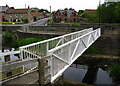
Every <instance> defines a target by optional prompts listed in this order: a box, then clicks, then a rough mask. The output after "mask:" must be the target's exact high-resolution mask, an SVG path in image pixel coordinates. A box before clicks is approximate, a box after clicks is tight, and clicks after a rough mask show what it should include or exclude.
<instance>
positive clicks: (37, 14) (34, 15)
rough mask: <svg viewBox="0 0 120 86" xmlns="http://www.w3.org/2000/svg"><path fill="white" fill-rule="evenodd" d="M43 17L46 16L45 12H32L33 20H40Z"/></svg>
mask: <svg viewBox="0 0 120 86" xmlns="http://www.w3.org/2000/svg"><path fill="white" fill-rule="evenodd" d="M43 18H44V15H43V13H32V19H33V21H37V20H40V19H43Z"/></svg>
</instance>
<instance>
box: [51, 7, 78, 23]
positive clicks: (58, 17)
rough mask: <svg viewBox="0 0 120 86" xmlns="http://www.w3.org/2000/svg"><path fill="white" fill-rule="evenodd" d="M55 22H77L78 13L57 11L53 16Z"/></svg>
mask: <svg viewBox="0 0 120 86" xmlns="http://www.w3.org/2000/svg"><path fill="white" fill-rule="evenodd" d="M53 20H54V21H55V22H62V21H64V22H77V21H78V13H77V12H76V11H75V10H74V9H69V10H57V11H56V12H55V13H54V14H53Z"/></svg>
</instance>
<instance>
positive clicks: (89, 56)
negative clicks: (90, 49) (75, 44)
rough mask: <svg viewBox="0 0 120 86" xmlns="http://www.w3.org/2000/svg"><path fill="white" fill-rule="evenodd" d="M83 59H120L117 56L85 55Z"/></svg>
mask: <svg viewBox="0 0 120 86" xmlns="http://www.w3.org/2000/svg"><path fill="white" fill-rule="evenodd" d="M81 57H87V58H96V59H97V58H106V59H120V56H117V55H107V54H83V55H82V56H81Z"/></svg>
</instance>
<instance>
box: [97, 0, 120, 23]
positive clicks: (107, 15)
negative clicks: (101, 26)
mask: <svg viewBox="0 0 120 86" xmlns="http://www.w3.org/2000/svg"><path fill="white" fill-rule="evenodd" d="M97 14H98V15H99V16H100V20H101V22H102V23H117V22H120V20H119V18H120V16H119V15H120V2H107V3H104V4H102V5H101V6H99V7H98V9H97Z"/></svg>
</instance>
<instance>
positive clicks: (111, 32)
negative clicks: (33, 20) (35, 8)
mask: <svg viewBox="0 0 120 86" xmlns="http://www.w3.org/2000/svg"><path fill="white" fill-rule="evenodd" d="M92 26H93V27H94V29H95V28H98V27H99V25H98V24H94V25H92V24H87V25H86V24H84V25H81V26H53V27H49V26H47V27H44V26H41V27H37V26H36V27H29V30H30V31H31V33H28V32H18V31H17V30H23V28H22V27H21V26H9V27H8V26H4V27H2V29H3V31H10V32H13V33H16V34H17V35H18V38H19V39H21V38H29V37H37V38H43V37H44V38H46V37H47V38H48V37H49V38H52V37H56V36H59V35H60V34H54V35H53V34H36V33H32V31H36V32H37V31H46V32H55V33H62V32H65V33H69V32H74V31H78V30H82V29H85V28H89V27H92ZM101 33H102V36H101V37H100V38H99V39H98V40H97V41H96V42H95V43H94V44H93V45H94V46H95V47H97V48H98V49H100V50H102V51H103V52H104V53H105V54H115V55H119V53H120V34H119V33H120V25H101Z"/></svg>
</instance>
